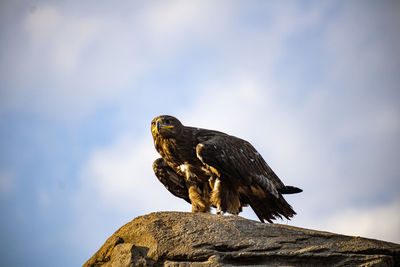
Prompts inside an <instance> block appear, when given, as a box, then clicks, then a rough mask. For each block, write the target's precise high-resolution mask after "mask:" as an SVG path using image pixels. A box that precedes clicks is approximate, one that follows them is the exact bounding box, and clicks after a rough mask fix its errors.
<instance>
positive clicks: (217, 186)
mask: <svg viewBox="0 0 400 267" xmlns="http://www.w3.org/2000/svg"><path fill="white" fill-rule="evenodd" d="M210 184H211V183H210ZM211 203H212V204H214V206H215V207H217V214H220V215H223V214H224V211H223V209H222V207H221V180H220V179H219V178H216V179H215V180H213V187H212V194H211Z"/></svg>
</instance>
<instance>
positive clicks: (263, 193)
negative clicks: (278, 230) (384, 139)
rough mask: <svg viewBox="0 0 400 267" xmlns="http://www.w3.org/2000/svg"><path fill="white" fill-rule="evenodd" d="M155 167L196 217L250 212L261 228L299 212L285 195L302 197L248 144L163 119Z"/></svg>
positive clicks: (156, 130)
mask: <svg viewBox="0 0 400 267" xmlns="http://www.w3.org/2000/svg"><path fill="white" fill-rule="evenodd" d="M151 133H152V136H153V141H154V146H155V149H156V150H157V152H158V153H159V154H160V155H161V157H160V158H158V159H156V160H155V161H154V163H153V170H154V173H155V175H156V177H157V178H158V180H159V181H160V182H161V183H162V184H163V185H164V186H165V188H166V189H167V190H168V191H169V192H171V193H172V194H173V195H174V196H176V197H179V198H182V199H184V200H185V201H187V202H188V203H190V204H191V206H192V212H210V211H211V208H216V213H217V214H224V213H230V214H233V215H238V214H239V213H240V212H241V211H242V210H243V207H246V206H250V207H251V208H252V209H253V210H254V212H255V214H256V215H257V217H258V218H259V220H260V221H261V222H265V221H267V222H269V223H273V222H272V220H276V219H283V217H284V218H286V219H288V220H289V219H290V218H292V217H293V216H294V215H295V214H296V212H295V211H294V210H293V208H292V207H291V206H290V205H289V204H288V203H287V202H286V200H285V199H284V197H283V196H282V195H283V194H294V193H300V192H302V191H303V190H302V189H300V188H298V187H295V186H286V185H285V184H284V183H283V182H282V181H281V180H280V179H279V177H278V176H277V175H276V174H275V172H274V171H273V170H272V169H271V168H270V167H269V165H268V164H267V163H266V161H265V160H264V159H263V157H262V156H261V154H260V153H259V152H258V151H257V150H256V149H255V148H254V147H253V146H252V145H251V144H250V143H249V142H248V141H246V140H243V139H241V138H238V137H235V136H232V135H229V134H226V133H223V132H220V131H216V130H208V129H203V128H197V127H190V126H184V125H183V124H182V123H181V122H180V121H179V120H178V119H177V118H175V117H173V116H170V115H161V116H157V117H155V118H154V119H153V120H152V121H151Z"/></svg>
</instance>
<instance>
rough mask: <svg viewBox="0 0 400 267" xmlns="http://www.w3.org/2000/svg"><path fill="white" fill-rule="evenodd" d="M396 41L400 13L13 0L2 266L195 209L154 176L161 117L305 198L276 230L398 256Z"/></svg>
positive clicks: (5, 69) (1, 25)
mask: <svg viewBox="0 0 400 267" xmlns="http://www.w3.org/2000/svg"><path fill="white" fill-rule="evenodd" d="M399 28H400V4H399V2H398V1H379V2H377V1H285V2H284V3H283V2H282V1H268V2H267V1H251V2H246V3H244V2H243V1H119V2H112V3H111V2H109V1H86V2H82V1H68V2H67V1H65V2H63V1H61V2H59V1H2V2H1V4H0V34H1V36H2V37H1V39H0V77H1V82H0V209H1V214H2V216H1V217H0V251H1V252H0V259H1V261H2V262H0V263H1V265H4V266H76V265H81V264H82V263H83V262H85V261H86V260H87V259H88V258H89V257H90V256H91V255H92V254H93V253H94V252H95V251H96V250H97V249H98V248H99V247H100V246H101V245H102V244H103V242H104V241H105V240H106V238H108V237H109V236H110V235H111V234H112V233H113V232H114V231H115V230H117V229H118V228H119V227H120V226H121V225H123V224H124V223H126V222H128V221H130V220H131V219H133V218H135V217H137V216H139V215H144V214H147V213H150V212H154V211H160V210H179V211H189V210H190V206H189V205H188V204H187V203H186V202H185V201H183V200H180V199H177V198H175V197H173V196H172V195H171V194H169V193H168V192H167V191H166V190H165V189H164V188H163V186H162V185H161V184H160V183H159V182H158V181H157V179H156V177H155V176H154V174H153V172H152V168H151V165H152V162H153V161H154V160H155V159H156V158H157V157H158V155H157V153H156V152H155V150H154V147H153V144H152V138H151V134H150V121H151V119H152V118H153V117H155V116H157V115H160V114H171V115H175V116H177V117H178V118H179V119H180V120H181V121H182V122H183V123H184V124H186V125H191V126H199V127H205V128H211V129H218V130H221V131H225V132H227V133H230V134H233V135H236V136H239V137H241V138H244V139H246V140H249V141H250V142H251V143H252V144H253V145H254V146H255V147H256V148H257V149H258V151H259V152H260V153H261V154H262V155H263V157H264V158H265V159H266V161H267V162H268V163H269V164H270V166H271V167H272V168H273V169H274V170H275V172H276V173H277V174H278V175H279V176H280V177H281V179H282V180H283V181H284V182H285V183H286V184H289V185H294V186H298V187H301V188H303V189H304V192H303V193H302V194H297V195H292V196H288V197H287V200H288V201H289V202H290V203H291V204H292V205H293V207H294V209H295V210H296V211H297V213H298V215H297V216H296V217H295V218H294V219H293V220H292V221H289V222H288V221H280V222H279V223H284V224H290V225H295V226H300V227H305V228H313V229H319V230H325V231H331V232H339V233H343V234H349V235H360V236H366V237H371V238H378V239H383V240H387V241H392V242H397V243H399V242H400V216H399V214H400V195H399V192H400V179H399V178H400V177H399V175H400V164H399V163H398V159H399V158H400V143H399V137H400V104H399V99H400V88H399V85H400V31H399V30H398V29H399ZM241 215H242V216H244V217H246V218H250V219H256V216H255V215H254V214H253V212H252V211H251V210H249V209H246V210H245V211H244V212H243V213H242V214H241Z"/></svg>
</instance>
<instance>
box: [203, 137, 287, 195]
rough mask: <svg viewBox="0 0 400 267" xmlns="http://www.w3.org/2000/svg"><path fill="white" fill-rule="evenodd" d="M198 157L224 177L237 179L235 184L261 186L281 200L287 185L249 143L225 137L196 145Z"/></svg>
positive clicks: (214, 138) (213, 138)
mask: <svg viewBox="0 0 400 267" xmlns="http://www.w3.org/2000/svg"><path fill="white" fill-rule="evenodd" d="M197 157H198V158H199V159H200V160H201V161H202V162H203V163H204V164H205V165H207V166H209V167H212V168H214V169H216V170H217V171H218V172H219V173H220V174H221V179H223V177H229V179H235V181H233V182H235V183H236V184H240V185H258V186H259V187H260V188H261V189H263V190H264V191H266V192H269V193H271V194H272V195H274V196H275V197H276V198H278V197H279V192H280V190H281V189H283V188H285V185H284V184H283V183H282V181H281V180H280V179H279V178H278V176H277V175H276V174H275V173H274V171H273V170H272V169H271V168H270V167H269V166H268V164H267V163H266V162H265V160H264V159H263V158H262V156H261V155H260V154H259V153H258V152H257V150H256V149H255V148H254V147H253V146H252V145H251V144H250V143H249V142H247V141H245V140H243V139H240V138H237V137H234V136H230V135H223V134H216V135H215V136H214V137H212V138H210V139H208V140H206V141H203V142H201V143H199V144H198V145H197Z"/></svg>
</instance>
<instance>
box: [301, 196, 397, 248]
mask: <svg viewBox="0 0 400 267" xmlns="http://www.w3.org/2000/svg"><path fill="white" fill-rule="evenodd" d="M399 212H400V201H399V200H397V201H393V202H392V203H388V204H386V205H379V206H370V207H365V208H359V209H356V208H348V209H344V210H342V211H340V212H336V213H334V214H331V215H330V216H328V218H320V219H319V221H318V222H309V225H315V227H317V228H318V229H321V230H324V231H329V232H335V233H340V234H345V235H352V236H362V237H369V238H375V239H381V240H386V241H391V242H396V243H400V215H399ZM307 227H309V226H308V225H307Z"/></svg>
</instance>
